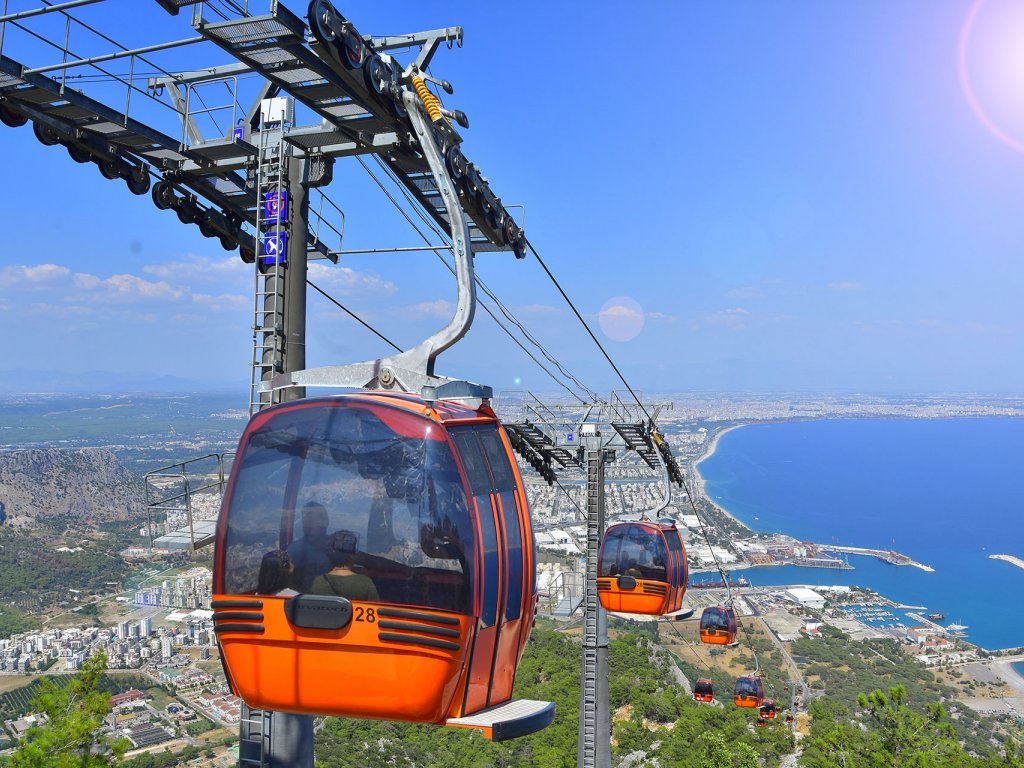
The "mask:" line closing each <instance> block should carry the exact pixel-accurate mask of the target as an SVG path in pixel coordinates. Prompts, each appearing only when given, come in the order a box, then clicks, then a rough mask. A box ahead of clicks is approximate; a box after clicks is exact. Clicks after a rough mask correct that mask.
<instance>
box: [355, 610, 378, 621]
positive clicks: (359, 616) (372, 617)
mask: <svg viewBox="0 0 1024 768" xmlns="http://www.w3.org/2000/svg"><path fill="white" fill-rule="evenodd" d="M356 621H367V622H369V623H370V624H373V623H375V622H376V621H377V611H376V610H375V609H373V608H363V607H362V606H358V605H357V606H356Z"/></svg>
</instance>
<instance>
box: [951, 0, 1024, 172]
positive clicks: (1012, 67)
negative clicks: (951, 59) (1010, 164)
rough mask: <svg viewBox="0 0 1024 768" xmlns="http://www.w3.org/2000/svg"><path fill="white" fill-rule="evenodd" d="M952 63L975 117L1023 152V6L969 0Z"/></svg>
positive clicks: (1004, 2) (1007, 143)
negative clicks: (955, 67) (954, 61)
mask: <svg viewBox="0 0 1024 768" xmlns="http://www.w3.org/2000/svg"><path fill="white" fill-rule="evenodd" d="M958 62H959V75H960V87H961V88H962V89H963V92H964V97H965V98H966V99H967V103H968V104H969V105H970V108H971V111H972V112H973V113H974V115H975V116H976V117H977V118H978V121H979V122H980V123H981V124H982V125H983V126H985V128H986V129H987V130H988V131H989V133H991V134H992V135H993V136H995V137H996V138H997V139H999V140H1000V141H1001V142H1003V143H1004V144H1006V145H1007V146H1009V147H1012V148H1013V149H1015V150H1017V151H1018V152H1024V141H1022V140H1021V139H1020V138H1018V136H1022V135H1024V7H1022V6H1021V4H1019V3H1010V2H1006V1H1005V0H1003V1H1000V0H995V1H994V2H993V1H992V0H975V2H974V4H973V5H972V6H971V7H970V10H968V12H967V16H966V18H965V19H964V25H963V29H962V30H961V31H960V45H959V51H958Z"/></svg>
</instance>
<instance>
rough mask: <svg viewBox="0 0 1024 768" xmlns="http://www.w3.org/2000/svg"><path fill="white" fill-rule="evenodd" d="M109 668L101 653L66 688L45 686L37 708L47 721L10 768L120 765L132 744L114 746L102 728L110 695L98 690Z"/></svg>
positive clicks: (27, 736)
mask: <svg viewBox="0 0 1024 768" xmlns="http://www.w3.org/2000/svg"><path fill="white" fill-rule="evenodd" d="M106 668H107V656H106V654H105V653H102V652H101V653H97V654H96V655H95V656H93V657H91V658H90V659H89V660H88V661H86V662H85V664H83V665H82V669H81V670H80V671H79V672H78V673H77V674H76V675H75V676H74V678H73V679H72V681H71V683H70V684H69V685H68V686H67V687H66V688H61V687H59V686H57V685H55V684H54V683H52V682H51V681H49V680H43V681H42V684H41V686H40V690H39V693H38V695H37V696H36V698H35V700H34V701H33V703H32V708H33V711H35V712H41V713H43V714H45V715H46V717H47V718H48V721H47V722H46V723H44V724H42V725H37V726H35V727H33V728H30V729H29V731H28V732H27V733H26V734H25V736H24V738H23V739H22V742H21V744H20V745H19V746H18V749H17V751H16V752H15V753H14V756H13V757H12V758H11V760H10V762H9V766H10V768H104V767H105V766H111V765H119V764H120V763H121V757H122V756H123V755H124V752H125V749H126V748H127V742H126V741H125V740H123V739H119V740H117V741H113V742H111V741H110V740H109V739H108V738H107V737H106V736H105V735H104V734H103V732H102V730H101V728H100V726H101V725H102V723H103V718H104V717H105V716H106V714H107V713H108V712H109V711H110V707H109V705H110V694H109V693H107V692H106V691H103V690H101V689H100V688H99V682H100V675H101V674H102V673H103V671H104V670H105V669H106Z"/></svg>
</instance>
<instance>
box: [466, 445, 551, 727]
mask: <svg viewBox="0 0 1024 768" xmlns="http://www.w3.org/2000/svg"><path fill="white" fill-rule="evenodd" d="M450 433H451V436H452V439H453V441H454V442H455V445H456V446H457V448H458V452H459V454H460V456H461V458H462V464H463V467H464V468H465V470H466V476H467V478H468V480H469V485H470V494H471V496H472V498H473V502H474V507H475V510H474V511H475V513H476V514H477V515H478V518H479V525H480V528H479V530H480V542H481V547H482V550H483V551H482V553H481V554H482V557H481V561H480V562H481V564H482V567H481V573H480V574H479V587H478V589H479V592H478V594H479V595H480V596H481V599H482V601H483V603H482V606H481V611H480V619H479V622H478V625H477V635H476V642H475V643H474V646H473V657H472V659H470V665H469V674H468V675H467V678H466V696H465V704H464V707H465V709H466V710H467V711H475V710H477V709H480V708H483V707H488V706H494V705H496V704H500V703H502V702H504V701H506V700H508V699H509V698H510V696H511V695H512V682H513V678H514V675H515V662H516V661H517V660H518V658H519V657H520V655H521V654H522V649H523V645H524V643H525V633H524V631H523V630H524V624H523V622H524V618H526V613H525V611H526V609H527V608H528V607H529V605H530V602H531V594H530V591H531V590H530V586H529V585H530V584H531V582H532V580H531V579H529V578H524V577H525V575H526V574H527V573H528V571H527V570H526V569H527V568H529V569H531V570H532V568H533V563H532V561H529V554H530V548H529V547H527V546H525V544H526V542H525V540H524V536H523V533H524V528H525V525H528V524H529V521H528V520H526V521H524V520H523V518H522V516H521V510H525V509H526V505H525V501H524V500H523V499H524V497H523V495H522V494H523V489H522V487H521V481H520V480H519V478H518V474H517V473H516V472H515V471H514V469H513V468H512V466H511V463H510V461H509V458H508V455H507V448H506V446H505V443H504V441H503V440H502V436H501V433H500V432H499V431H498V428H497V426H496V425H483V426H478V427H462V428H452V429H451V430H450ZM524 522H525V525H524ZM530 617H532V614H531V615H530ZM527 629H528V627H527Z"/></svg>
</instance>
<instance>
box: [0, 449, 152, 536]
mask: <svg viewBox="0 0 1024 768" xmlns="http://www.w3.org/2000/svg"><path fill="white" fill-rule="evenodd" d="M0 504H2V505H3V510H4V514H5V516H6V518H7V519H6V522H5V523H4V525H9V526H13V527H34V525H35V524H37V523H44V522H46V519H47V518H54V517H72V518H78V519H81V520H82V521H83V522H86V521H90V520H91V521H95V522H100V521H107V520H125V519H129V518H139V517H141V516H142V515H143V514H144V513H145V488H144V484H143V481H142V478H140V477H139V476H138V475H135V474H133V473H132V472H130V471H129V470H127V469H126V468H125V467H124V466H123V465H122V464H121V462H120V461H119V460H118V458H117V456H115V455H114V453H113V452H111V451H108V450H105V449H102V448H83V449H75V450H70V449H68V450H65V449H59V448H42V449H30V450H23V451H6V452H0Z"/></svg>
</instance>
